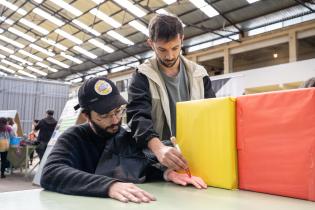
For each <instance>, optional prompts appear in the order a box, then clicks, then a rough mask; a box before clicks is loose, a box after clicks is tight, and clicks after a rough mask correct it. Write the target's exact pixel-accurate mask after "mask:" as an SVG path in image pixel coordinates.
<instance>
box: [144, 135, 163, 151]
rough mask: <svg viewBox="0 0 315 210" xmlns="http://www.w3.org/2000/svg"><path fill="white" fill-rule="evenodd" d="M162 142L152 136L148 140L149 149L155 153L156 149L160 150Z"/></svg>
mask: <svg viewBox="0 0 315 210" xmlns="http://www.w3.org/2000/svg"><path fill="white" fill-rule="evenodd" d="M163 146H164V144H163V143H162V142H161V140H160V139H159V138H157V137H153V138H152V139H150V140H149V142H148V147H149V149H150V150H151V151H152V152H153V153H154V154H155V155H156V152H157V151H160V150H161V148H162V147H163Z"/></svg>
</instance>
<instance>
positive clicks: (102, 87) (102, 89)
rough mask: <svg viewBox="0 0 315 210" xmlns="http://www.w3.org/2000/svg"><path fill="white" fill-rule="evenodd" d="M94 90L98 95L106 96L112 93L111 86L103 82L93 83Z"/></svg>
mask: <svg viewBox="0 0 315 210" xmlns="http://www.w3.org/2000/svg"><path fill="white" fill-rule="evenodd" d="M94 90H95V92H97V93H98V94H100V95H108V94H110V93H111V92H112V86H111V85H110V84H109V83H108V82H106V81H105V80H99V81H97V82H96V83H95V86H94Z"/></svg>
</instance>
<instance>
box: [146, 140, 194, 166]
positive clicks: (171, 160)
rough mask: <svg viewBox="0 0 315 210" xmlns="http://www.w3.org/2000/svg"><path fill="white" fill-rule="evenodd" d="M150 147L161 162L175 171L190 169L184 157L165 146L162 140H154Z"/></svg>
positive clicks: (150, 142)
mask: <svg viewBox="0 0 315 210" xmlns="http://www.w3.org/2000/svg"><path fill="white" fill-rule="evenodd" d="M148 147H149V148H150V149H151V151H152V152H153V153H154V154H155V156H156V157H157V159H158V160H159V162H160V163H161V164H162V165H164V166H166V167H167V168H170V169H173V170H185V169H187V168H188V164H187V161H186V160H185V158H184V156H183V155H182V154H181V153H180V152H179V151H178V150H177V149H176V148H174V147H169V146H165V145H164V144H163V143H162V142H161V141H160V139H158V138H156V137H155V138H152V139H151V140H150V141H149V143H148Z"/></svg>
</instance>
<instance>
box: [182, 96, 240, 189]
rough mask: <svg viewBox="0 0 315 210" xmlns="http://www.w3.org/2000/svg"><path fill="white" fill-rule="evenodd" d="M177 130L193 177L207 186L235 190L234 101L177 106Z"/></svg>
mask: <svg viewBox="0 0 315 210" xmlns="http://www.w3.org/2000/svg"><path fill="white" fill-rule="evenodd" d="M176 130H177V131H176V140H177V143H178V144H179V147H180V149H181V151H182V153H183V155H184V157H185V158H186V159H187V161H188V164H189V167H190V170H191V173H192V175H195V176H200V177H202V178H203V180H204V181H205V182H206V183H207V184H208V186H213V187H220V188H225V189H235V188H237V186H238V184H237V180H238V177H237V153H236V124H235V98H232V97H227V98H213V99H204V100H195V101H188V102H180V103H177V104H176Z"/></svg>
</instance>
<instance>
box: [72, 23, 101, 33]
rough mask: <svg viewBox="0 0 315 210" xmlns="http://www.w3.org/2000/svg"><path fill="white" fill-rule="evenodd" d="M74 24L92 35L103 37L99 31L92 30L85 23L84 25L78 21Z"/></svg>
mask: <svg viewBox="0 0 315 210" xmlns="http://www.w3.org/2000/svg"><path fill="white" fill-rule="evenodd" d="M72 22H73V23H74V24H76V25H77V26H79V27H81V28H83V29H84V30H86V31H88V32H90V33H92V34H94V35H95V36H100V35H101V33H100V32H98V31H96V30H95V29H93V28H91V27H89V26H87V25H85V24H84V23H82V22H80V21H78V20H72Z"/></svg>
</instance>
